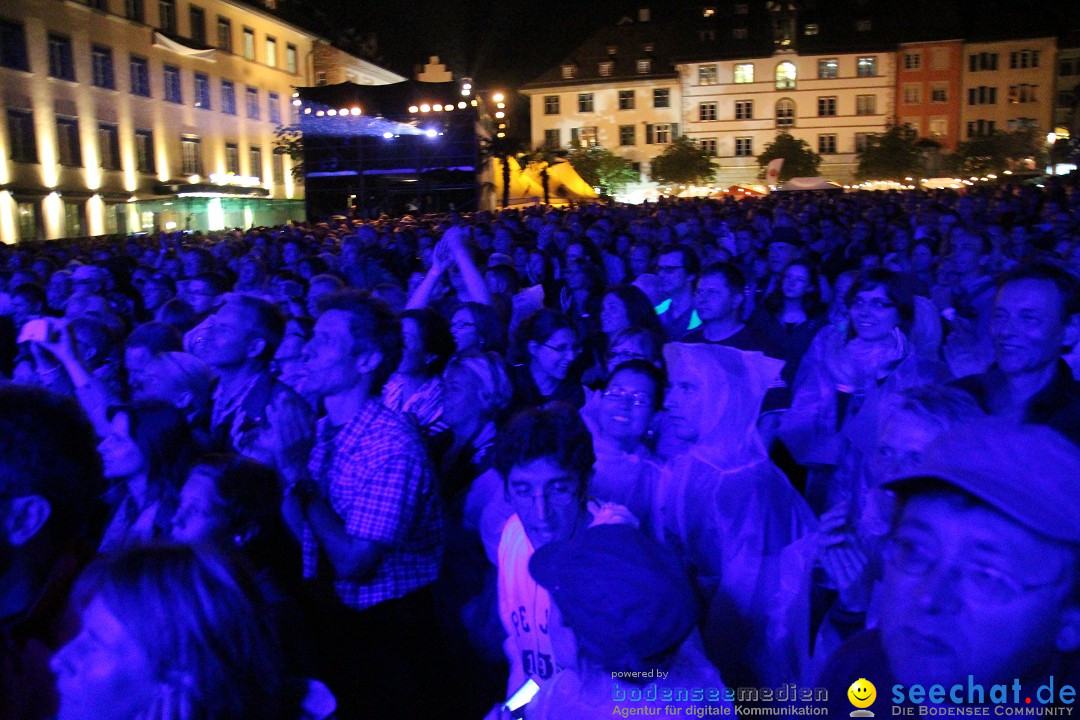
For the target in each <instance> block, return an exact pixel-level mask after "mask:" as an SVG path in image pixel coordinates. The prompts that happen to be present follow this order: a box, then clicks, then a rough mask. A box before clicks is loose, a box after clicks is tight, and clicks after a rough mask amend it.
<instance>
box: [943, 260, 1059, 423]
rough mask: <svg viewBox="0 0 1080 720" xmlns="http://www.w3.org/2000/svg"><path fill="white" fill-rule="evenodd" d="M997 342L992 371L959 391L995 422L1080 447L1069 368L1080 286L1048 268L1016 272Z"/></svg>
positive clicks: (999, 316)
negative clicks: (1043, 430) (1031, 426)
mask: <svg viewBox="0 0 1080 720" xmlns="http://www.w3.org/2000/svg"><path fill="white" fill-rule="evenodd" d="M990 337H991V339H992V340H993V343H994V357H995V360H996V362H995V363H994V365H993V367H991V368H990V369H989V370H988V371H987V372H985V373H981V374H978V375H970V376H968V377H964V378H961V379H959V380H956V381H954V383H953V385H954V386H955V387H958V388H960V389H961V390H964V391H965V392H968V393H970V394H971V395H972V396H973V397H974V398H975V399H976V401H978V403H979V405H981V406H982V408H983V410H985V411H986V412H987V413H988V414H990V415H997V416H1002V417H1008V418H1011V419H1013V420H1015V421H1017V422H1025V423H1037V424H1040V425H1050V426H1051V427H1053V428H1054V429H1056V430H1057V431H1058V432H1060V433H1062V434H1063V435H1065V436H1066V437H1068V438H1069V439H1071V440H1073V441H1074V442H1077V443H1080V383H1078V382H1077V381H1076V380H1074V379H1073V375H1072V372H1071V371H1070V369H1069V366H1068V365H1067V364H1066V363H1065V361H1064V360H1062V353H1063V352H1064V351H1065V350H1066V349H1067V348H1071V347H1073V346H1074V345H1076V343H1077V342H1078V341H1080V281H1078V280H1077V279H1076V277H1075V276H1074V275H1073V274H1072V273H1071V272H1070V271H1068V270H1066V269H1065V268H1064V267H1062V266H1060V265H1057V264H1054V263H1050V262H1046V261H1041V262H1033V263H1030V264H1026V265H1019V266H1017V267H1016V268H1014V269H1013V270H1011V271H1009V272H1008V273H1006V274H1005V276H1004V277H1003V278H1002V279H1001V281H1000V282H999V283H998V290H997V295H995V296H994V306H993V312H992V316H991V322H990Z"/></svg>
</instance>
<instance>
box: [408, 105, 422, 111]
mask: <svg viewBox="0 0 1080 720" xmlns="http://www.w3.org/2000/svg"><path fill="white" fill-rule="evenodd" d="M409 112H411V113H417V112H420V108H418V107H417V106H416V105H410V106H409Z"/></svg>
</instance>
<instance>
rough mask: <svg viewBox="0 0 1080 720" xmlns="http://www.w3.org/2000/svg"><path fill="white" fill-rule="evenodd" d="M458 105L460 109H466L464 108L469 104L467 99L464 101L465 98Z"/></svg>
mask: <svg viewBox="0 0 1080 720" xmlns="http://www.w3.org/2000/svg"><path fill="white" fill-rule="evenodd" d="M457 107H458V110H464V109H465V108H466V107H468V105H466V104H465V101H464V100H462V101H461V102H459V103H458V104H457Z"/></svg>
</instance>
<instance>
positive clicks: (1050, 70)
mask: <svg viewBox="0 0 1080 720" xmlns="http://www.w3.org/2000/svg"><path fill="white" fill-rule="evenodd" d="M1056 68H1057V40H1056V39H1055V38H1053V37H1040V38H1028V39H1017V40H997V41H993V42H968V43H964V66H963V74H962V93H963V95H962V98H961V112H960V122H961V139H962V140H968V139H971V138H974V137H979V136H983V135H989V134H992V133H994V132H996V131H1010V130H1020V129H1023V128H1033V129H1034V130H1035V131H1036V133H1038V134H1039V135H1041V136H1043V137H1045V136H1046V134H1047V133H1048V132H1050V131H1051V130H1052V128H1053V118H1054V105H1055V101H1056V95H1055V82H1054V81H1055V74H1056Z"/></svg>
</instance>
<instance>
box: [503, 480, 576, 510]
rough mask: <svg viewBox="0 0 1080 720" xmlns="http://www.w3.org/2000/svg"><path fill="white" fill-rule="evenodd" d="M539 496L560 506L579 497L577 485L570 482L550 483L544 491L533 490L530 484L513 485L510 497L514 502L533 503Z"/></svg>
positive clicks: (564, 505)
mask: <svg viewBox="0 0 1080 720" xmlns="http://www.w3.org/2000/svg"><path fill="white" fill-rule="evenodd" d="M538 497H543V498H544V501H545V502H547V503H550V504H552V505H557V506H559V507H566V506H567V505H569V504H571V503H572V502H574V500H576V499H577V492H575V486H574V485H573V484H571V483H569V482H556V483H552V484H551V485H548V486H547V487H545V488H544V489H543V491H542V492H533V489H532V487H530V486H528V485H520V486H511V487H510V499H511V500H512V501H514V502H519V503H525V502H528V503H530V504H532V502H534V501H535V500H536V498H538Z"/></svg>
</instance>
